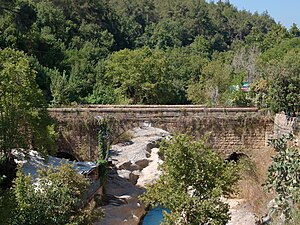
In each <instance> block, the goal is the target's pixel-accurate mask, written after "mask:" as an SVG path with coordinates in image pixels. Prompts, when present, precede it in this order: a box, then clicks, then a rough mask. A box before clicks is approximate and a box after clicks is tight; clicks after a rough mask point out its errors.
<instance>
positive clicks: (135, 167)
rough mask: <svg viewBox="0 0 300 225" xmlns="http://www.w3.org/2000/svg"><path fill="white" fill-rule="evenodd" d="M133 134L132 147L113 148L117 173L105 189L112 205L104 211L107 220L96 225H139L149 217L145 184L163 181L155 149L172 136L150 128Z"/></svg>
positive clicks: (111, 151)
mask: <svg viewBox="0 0 300 225" xmlns="http://www.w3.org/2000/svg"><path fill="white" fill-rule="evenodd" d="M132 133H133V135H134V138H133V139H132V140H131V141H130V144H126V145H124V144H117V145H113V146H112V148H111V150H110V152H109V153H110V157H109V161H110V162H109V163H110V164H111V165H112V167H113V168H114V170H111V171H110V172H109V176H108V180H107V182H106V184H105V187H104V188H105V190H106V196H107V197H108V201H107V202H108V204H107V205H105V206H102V207H101V208H102V209H103V210H104V218H103V219H102V220H101V221H98V222H96V223H94V224H95V225H125V224H126V225H138V224H139V222H140V219H141V218H142V217H143V215H144V214H145V213H146V211H145V206H144V205H143V204H142V203H141V202H140V201H139V200H138V196H139V195H141V194H142V193H143V192H144V191H145V189H144V188H143V187H144V186H145V184H147V183H153V182H154V180H155V179H157V178H158V177H159V172H158V171H157V163H159V162H161V160H160V159H159V158H158V154H157V152H158V148H154V147H157V146H158V144H157V143H158V142H159V141H160V140H161V139H162V138H164V137H166V136H169V135H170V134H169V133H168V132H166V131H164V130H161V129H158V128H154V127H150V126H146V127H143V128H135V129H133V132H132ZM134 184H137V186H135V185H134Z"/></svg>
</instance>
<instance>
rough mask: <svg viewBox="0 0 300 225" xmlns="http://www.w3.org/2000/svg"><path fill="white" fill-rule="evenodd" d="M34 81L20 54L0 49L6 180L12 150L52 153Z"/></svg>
mask: <svg viewBox="0 0 300 225" xmlns="http://www.w3.org/2000/svg"><path fill="white" fill-rule="evenodd" d="M35 78H36V72H35V71H34V70H33V68H32V67H31V65H30V62H29V59H28V57H27V56H26V55H25V54H24V53H23V52H20V51H15V50H12V49H9V48H7V49H3V50H0V82H1V83H0V157H4V158H5V160H6V162H5V164H6V166H4V167H3V169H4V170H2V169H1V171H0V174H3V173H4V174H6V175H7V177H8V178H9V177H10V176H8V174H10V173H11V172H12V171H8V170H11V169H12V167H11V166H9V165H8V164H10V161H11V160H12V157H11V154H10V153H11V150H12V149H13V148H24V149H29V148H35V149H38V150H39V151H41V152H51V151H53V150H55V148H54V147H55V145H54V142H53V141H54V140H53V137H54V136H52V134H54V133H53V132H52V133H51V132H50V131H51V130H52V131H53V127H52V126H51V121H50V119H49V117H48V113H47V108H46V104H45V101H44V98H43V94H42V91H41V90H40V89H39V88H38V85H37V84H36V81H35ZM6 182H8V181H6Z"/></svg>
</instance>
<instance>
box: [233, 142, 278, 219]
mask: <svg viewBox="0 0 300 225" xmlns="http://www.w3.org/2000/svg"><path fill="white" fill-rule="evenodd" d="M253 152H257V155H251V156H250V157H249V158H244V159H242V160H241V161H240V162H239V163H240V164H241V167H242V170H241V180H240V181H239V182H238V184H237V188H238V190H239V192H238V195H237V197H239V198H244V199H246V200H247V201H248V202H249V204H250V205H251V206H252V208H253V210H254V212H255V213H256V214H257V215H258V216H263V215H264V214H266V213H267V204H268V202H269V201H270V200H271V199H272V198H273V197H274V196H273V195H272V194H270V193H268V192H267V191H266V190H265V189H264V187H263V184H264V182H265V180H266V176H267V171H268V168H269V166H270V165H271V163H272V156H273V155H274V151H273V150H272V149H271V148H269V147H265V148H264V149H262V150H261V151H259V152H258V151H252V153H253ZM253 154H255V153H253Z"/></svg>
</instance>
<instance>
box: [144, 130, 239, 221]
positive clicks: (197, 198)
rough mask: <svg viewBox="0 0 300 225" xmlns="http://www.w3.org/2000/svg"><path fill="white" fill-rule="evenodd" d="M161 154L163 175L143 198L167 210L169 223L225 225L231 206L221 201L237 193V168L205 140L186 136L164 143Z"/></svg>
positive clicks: (166, 218)
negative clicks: (206, 143)
mask: <svg viewBox="0 0 300 225" xmlns="http://www.w3.org/2000/svg"><path fill="white" fill-rule="evenodd" d="M162 153H163V154H164V156H165V162H164V163H163V164H162V166H161V170H162V175H161V176H160V178H159V180H158V181H157V183H156V184H154V185H153V186H151V187H149V189H148V190H147V192H146V193H145V194H144V195H143V196H142V198H141V199H142V200H143V201H144V202H145V203H148V204H152V205H156V204H160V205H162V206H163V207H166V208H168V209H169V210H170V213H166V212H165V214H164V216H165V220H166V224H174V223H175V224H226V223H227V221H229V219H230V216H229V213H228V212H229V206H228V204H226V203H223V202H222V201H221V199H220V198H221V196H226V195H228V194H230V193H232V192H233V191H234V190H233V188H234V186H233V185H234V184H235V183H236V182H237V181H238V179H239V176H238V168H237V167H236V165H234V163H232V162H228V161H225V160H224V159H222V158H221V157H220V156H219V155H218V153H216V152H214V151H213V150H211V149H210V148H208V147H206V145H205V141H204V140H200V141H194V140H193V138H192V137H191V136H188V135H184V134H180V135H177V136H175V137H174V138H173V139H172V140H171V141H167V142H165V143H164V144H163V147H162Z"/></svg>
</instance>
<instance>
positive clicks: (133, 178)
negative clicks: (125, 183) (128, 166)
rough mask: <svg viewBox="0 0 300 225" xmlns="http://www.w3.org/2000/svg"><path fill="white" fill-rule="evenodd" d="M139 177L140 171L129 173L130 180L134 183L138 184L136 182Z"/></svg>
mask: <svg viewBox="0 0 300 225" xmlns="http://www.w3.org/2000/svg"><path fill="white" fill-rule="evenodd" d="M139 177H140V173H138V172H131V173H130V174H129V181H130V182H131V183H132V184H134V185H136V183H137V181H138V179H139Z"/></svg>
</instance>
